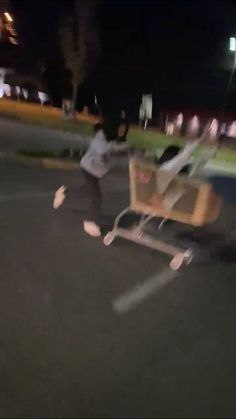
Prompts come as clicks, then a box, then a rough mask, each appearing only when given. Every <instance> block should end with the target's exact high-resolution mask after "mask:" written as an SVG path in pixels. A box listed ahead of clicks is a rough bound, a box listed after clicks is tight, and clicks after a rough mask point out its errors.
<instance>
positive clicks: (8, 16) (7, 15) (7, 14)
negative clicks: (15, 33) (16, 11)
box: [4, 12, 13, 22]
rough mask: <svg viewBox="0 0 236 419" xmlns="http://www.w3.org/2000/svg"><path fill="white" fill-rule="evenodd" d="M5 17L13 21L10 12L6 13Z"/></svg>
mask: <svg viewBox="0 0 236 419" xmlns="http://www.w3.org/2000/svg"><path fill="white" fill-rule="evenodd" d="M4 16H5V18H6V19H7V21H8V22H13V19H12V17H11V15H10V14H9V13H8V12H5V13H4Z"/></svg>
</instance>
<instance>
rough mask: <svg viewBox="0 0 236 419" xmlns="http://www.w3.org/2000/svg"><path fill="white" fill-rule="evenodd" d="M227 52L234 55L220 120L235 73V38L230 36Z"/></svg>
mask: <svg viewBox="0 0 236 419" xmlns="http://www.w3.org/2000/svg"><path fill="white" fill-rule="evenodd" d="M229 51H230V52H233V53H234V58H233V65H232V69H231V72H230V76H229V81H228V84H227V88H226V93H225V99H224V103H223V107H222V112H221V119H222V118H223V117H224V112H225V107H226V104H227V100H228V96H229V93H230V89H231V85H232V81H233V77H234V72H235V68H236V38H235V37H234V36H231V37H230V38H229Z"/></svg>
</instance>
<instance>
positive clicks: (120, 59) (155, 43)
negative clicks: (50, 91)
mask: <svg viewBox="0 0 236 419" xmlns="http://www.w3.org/2000/svg"><path fill="white" fill-rule="evenodd" d="M13 8H14V12H15V14H16V19H17V24H18V29H19V33H20V34H21V36H22V39H23V41H24V44H25V45H26V47H28V48H29V51H31V52H32V55H34V54H35V55H36V56H38V55H39V54H40V55H41V56H46V55H48V54H53V51H54V50H55V43H56V34H57V19H58V16H60V15H61V14H66V13H69V12H70V10H72V1H68V0H66V1H60V2H56V1H54V0H48V1H46V0H40V1H38V2H36V1H35V2H33V1H29V0H28V1H27V0H15V1H13ZM99 26H100V27H99V32H100V38H101V44H102V51H103V54H102V59H101V62H100V65H99V66H98V67H97V69H96V74H95V75H94V79H93V81H90V84H91V86H94V85H95V86H96V89H98V91H99V89H100V90H102V91H103V94H107V95H108V96H109V92H112V94H113V97H114V98H115V100H116V99H117V97H118V96H119V97H120V99H119V100H120V101H121V102H122V101H123V102H124V101H129V102H130V101H131V102H132V100H133V101H135V100H138V99H137V98H138V97H139V96H140V94H142V93H145V92H149V91H150V92H152V93H153V95H154V97H156V101H157V103H160V104H161V106H167V107H168V106H169V107H170V106H186V107H189V106H195V107H207V108H214V107H216V108H217V107H218V108H219V107H220V106H221V102H222V100H223V98H222V96H223V92H224V89H225V85H226V83H227V77H228V75H229V70H230V66H231V64H232V58H233V57H232V55H230V53H229V52H228V50H227V48H228V37H229V36H230V35H232V34H234V33H235V34H236V7H235V4H234V2H233V1H230V0H224V1H221V0H216V1H209V0H205V1H200V0H197V1H186V0H183V1H181V0H174V1H152V2H148V1H147V2H144V1H112V0H107V1H104V0H103V1H101V2H100V8H99ZM230 107H232V108H235V109H236V95H235V94H234V92H233V93H232V94H231V98H230Z"/></svg>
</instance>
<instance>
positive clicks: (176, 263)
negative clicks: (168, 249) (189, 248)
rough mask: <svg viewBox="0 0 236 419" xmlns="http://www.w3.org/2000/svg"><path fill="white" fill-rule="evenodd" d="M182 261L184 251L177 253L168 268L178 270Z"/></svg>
mask: <svg viewBox="0 0 236 419" xmlns="http://www.w3.org/2000/svg"><path fill="white" fill-rule="evenodd" d="M183 263H184V253H178V254H177V255H175V257H173V259H172V260H171V262H170V269H172V271H178V270H179V269H180V268H181V266H182V265H183Z"/></svg>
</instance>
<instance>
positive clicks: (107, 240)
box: [103, 231, 115, 246]
mask: <svg viewBox="0 0 236 419" xmlns="http://www.w3.org/2000/svg"><path fill="white" fill-rule="evenodd" d="M114 239H115V234H114V233H113V232H112V231H110V232H109V233H107V234H106V236H105V237H104V239H103V244H105V246H110V244H112V242H113V240H114Z"/></svg>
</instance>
